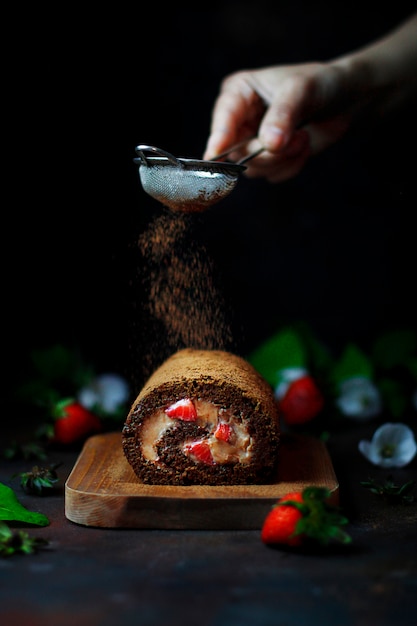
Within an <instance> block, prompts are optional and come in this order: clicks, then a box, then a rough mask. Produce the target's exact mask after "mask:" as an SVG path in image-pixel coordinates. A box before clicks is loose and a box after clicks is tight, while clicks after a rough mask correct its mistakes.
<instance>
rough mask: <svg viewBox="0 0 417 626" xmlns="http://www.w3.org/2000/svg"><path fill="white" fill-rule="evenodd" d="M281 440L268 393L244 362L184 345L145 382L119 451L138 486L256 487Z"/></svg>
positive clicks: (271, 470)
mask: <svg viewBox="0 0 417 626" xmlns="http://www.w3.org/2000/svg"><path fill="white" fill-rule="evenodd" d="M279 435H280V431H279V420H278V413H277V407H276V402H275V400H274V396H273V391H272V388H271V387H270V385H269V384H268V383H267V381H266V380H265V379H264V378H262V376H261V375H260V374H259V373H258V372H257V371H256V370H255V369H254V368H253V367H252V365H251V364H250V363H248V362H247V361H246V360H244V359H243V358H241V357H238V356H236V355H234V354H232V353H229V352H225V351H221V350H196V349H191V348H187V349H184V350H180V351H179V352H176V353H175V354H173V355H172V356H171V357H170V358H168V359H167V360H166V361H165V362H164V363H163V364H162V365H161V366H160V367H159V368H158V369H157V370H156V371H155V372H154V373H153V374H152V376H151V377H150V378H149V380H148V381H147V383H146V384H145V385H144V387H143V389H142V390H141V392H140V393H139V395H138V397H137V398H136V400H135V401H134V403H133V405H132V407H131V409H130V412H129V414H128V416H127V418H126V421H125V424H124V426H123V430H122V446H123V452H124V454H125V456H126V458H127V460H128V462H129V463H130V465H131V466H132V468H133V470H134V472H135V473H136V475H137V476H138V477H139V479H140V480H141V481H142V482H143V483H147V484H154V485H237V484H261V483H267V482H268V481H270V479H271V477H272V476H273V474H274V471H275V468H276V462H277V454H278V446H279Z"/></svg>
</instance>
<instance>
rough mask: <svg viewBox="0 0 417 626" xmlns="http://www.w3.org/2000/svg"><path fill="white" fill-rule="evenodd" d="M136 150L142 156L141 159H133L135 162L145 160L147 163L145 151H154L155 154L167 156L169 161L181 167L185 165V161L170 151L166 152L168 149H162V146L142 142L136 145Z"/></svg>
mask: <svg viewBox="0 0 417 626" xmlns="http://www.w3.org/2000/svg"><path fill="white" fill-rule="evenodd" d="M135 152H136V154H138V155H139V157H140V158H139V159H133V160H134V162H135V163H141V162H142V161H143V162H144V163H145V164H146V165H147V164H148V162H147V160H146V156H145V152H152V153H153V154H156V155H158V156H164V157H166V158H167V159H168V161H171V163H174V164H175V165H178V166H179V167H184V165H183V163H182V162H181V161H180V160H179V159H177V157H175V156H174V155H173V154H171V153H170V152H166V150H161V148H155V146H147V145H144V144H141V145H139V146H136V148H135Z"/></svg>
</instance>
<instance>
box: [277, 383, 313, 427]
mask: <svg viewBox="0 0 417 626" xmlns="http://www.w3.org/2000/svg"><path fill="white" fill-rule="evenodd" d="M278 406H279V409H280V411H281V413H282V415H283V417H284V419H285V421H286V423H287V424H289V425H292V424H304V423H305V422H308V421H310V420H312V419H313V418H314V417H316V415H318V413H320V411H321V410H322V409H323V407H324V396H323V394H322V392H321V391H320V389H319V388H318V387H317V385H316V383H315V381H314V380H313V378H312V377H311V376H308V375H306V376H302V377H301V378H298V379H297V380H295V381H294V382H292V383H291V384H290V386H289V387H288V389H287V391H286V393H285V395H284V396H283V397H282V398H281V400H279V401H278Z"/></svg>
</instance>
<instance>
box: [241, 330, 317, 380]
mask: <svg viewBox="0 0 417 626" xmlns="http://www.w3.org/2000/svg"><path fill="white" fill-rule="evenodd" d="M249 361H250V362H251V363H252V365H253V366H254V368H255V369H256V370H258V372H259V373H260V374H262V375H263V377H264V378H265V379H266V380H267V381H268V382H269V384H270V385H272V386H273V387H275V386H276V385H277V384H278V382H279V375H278V372H279V371H280V370H282V369H284V368H287V367H306V365H307V356H306V351H305V348H304V345H303V342H302V341H301V339H300V337H299V335H298V333H296V332H294V331H293V330H292V329H291V328H285V329H284V330H282V331H280V332H279V333H277V334H275V335H273V336H272V337H271V338H270V339H268V340H267V341H265V342H264V343H263V344H262V345H260V346H259V348H257V349H256V350H255V351H254V352H253V353H252V355H251V356H250V357H249Z"/></svg>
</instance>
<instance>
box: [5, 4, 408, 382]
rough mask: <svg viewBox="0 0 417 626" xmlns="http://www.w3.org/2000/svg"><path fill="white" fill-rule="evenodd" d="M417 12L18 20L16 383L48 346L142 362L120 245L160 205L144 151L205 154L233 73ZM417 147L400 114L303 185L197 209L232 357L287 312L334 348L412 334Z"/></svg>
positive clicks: (236, 9) (13, 268)
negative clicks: (230, 321) (232, 322)
mask: <svg viewBox="0 0 417 626" xmlns="http://www.w3.org/2000/svg"><path fill="white" fill-rule="evenodd" d="M413 4H414V3H410V2H408V3H407V2H396V3H395V6H393V5H392V3H389V4H387V3H385V4H384V5H383V4H378V5H377V6H378V10H377V11H376V10H375V3H370V2H368V3H367V2H366V1H365V2H362V3H361V4H360V6H359V5H358V6H356V7H355V6H354V5H352V4H349V3H338V2H314V3H308V2H296V1H295V2H291V3H287V2H285V3H284V2H282V3H279V2H276V3H272V4H271V3H270V2H263V1H259V0H258V2H256V3H255V2H242V1H239V2H218V3H216V2H210V3H198V4H197V3H173V5H172V8H167V7H166V6H164V7H163V6H162V5H159V4H158V5H154V6H147V7H146V11H145V10H144V8H143V3H142V4H136V5H131V7H133V8H132V10H124V9H123V8H120V6H119V5H117V8H116V5H112V4H110V5H109V6H106V8H103V6H100V8H99V9H96V10H92V9H89V10H86V9H85V7H83V8H82V9H81V8H75V7H73V5H69V8H68V9H66V10H65V9H62V8H60V9H59V10H56V9H53V10H52V11H49V10H48V14H46V13H44V14H42V13H41V12H40V9H39V7H38V6H36V7H35V8H33V9H28V10H25V11H24V12H22V14H21V15H9V16H8V19H7V20H6V21H5V23H6V24H7V28H8V30H9V32H10V34H11V38H10V42H11V43H10V45H9V53H10V54H9V58H10V64H7V67H6V69H5V75H4V81H5V84H4V89H3V94H4V95H3V99H4V101H5V104H6V109H7V114H6V116H5V118H4V119H5V125H7V127H8V131H9V132H8V136H9V137H10V138H11V142H10V146H8V150H7V152H6V154H4V158H5V160H6V161H7V164H6V166H5V170H4V171H5V176H4V182H5V183H6V188H7V186H8V184H9V185H10V186H11V191H10V193H7V194H6V193H5V195H4V199H3V203H4V205H3V215H4V220H5V221H4V226H3V241H4V261H3V267H4V285H5V290H4V292H5V298H4V301H3V302H4V304H3V307H4V312H5V319H6V322H5V325H4V345H5V347H6V351H5V357H6V363H7V371H8V374H9V375H10V376H11V377H12V378H13V379H15V378H16V376H20V375H21V374H22V372H23V371H24V368H25V363H26V359H27V355H28V354H29V352H30V350H31V349H32V348H34V347H44V346H47V345H49V344H51V343H55V342H58V341H60V342H78V343H80V344H81V345H82V347H83V350H84V351H85V354H86V355H87V356H88V357H91V358H92V359H93V360H94V361H95V362H96V363H97V365H98V367H99V369H103V370H104V369H113V370H120V371H125V370H127V369H128V370H130V371H133V373H134V371H135V368H136V367H137V364H135V362H134V359H133V362H132V360H131V358H130V353H129V341H130V340H131V337H130V336H129V333H130V330H129V324H128V323H127V320H128V318H129V316H130V314H131V310H130V302H131V291H130V289H129V287H128V282H129V279H128V277H129V275H130V274H131V271H132V267H131V263H132V255H131V254H130V253H127V250H128V249H129V246H131V244H132V242H135V241H136V240H137V237H138V236H139V234H140V233H142V232H143V231H144V230H145V229H146V226H147V224H148V222H149V221H150V220H151V219H152V216H153V215H154V214H155V212H157V211H159V210H160V207H159V206H156V202H155V201H154V200H153V199H152V198H150V197H149V196H147V195H146V194H145V193H144V192H143V190H142V188H141V185H140V182H139V178H138V172H137V168H136V167H135V166H134V164H133V161H132V159H133V157H134V156H135V153H134V148H135V146H136V145H137V144H139V143H149V144H152V145H156V146H159V147H161V148H164V149H166V150H169V151H171V152H172V153H174V154H176V155H177V156H187V157H201V155H202V152H203V150H204V146H205V142H206V139H207V136H208V130H209V124H210V114H211V107H212V105H213V103H214V100H215V97H216V96H217V93H218V89H219V84H220V81H221V79H222V78H223V76H224V75H225V74H227V73H229V72H231V71H233V70H237V69H242V68H250V67H252V68H255V67H259V66H262V65H267V64H274V63H296V62H303V61H309V60H325V59H328V58H331V57H333V56H335V55H339V54H342V53H344V52H347V51H348V50H351V49H352V48H354V47H356V46H358V45H362V44H364V43H366V42H368V41H370V40H371V39H373V38H374V37H377V36H379V35H382V34H383V33H384V32H386V31H387V30H388V29H389V28H392V27H394V26H395V25H396V24H397V23H398V22H399V21H400V20H401V19H403V18H404V17H406V16H407V15H408V14H409V13H410V12H411V10H412V9H413V8H414V7H413ZM384 7H385V8H384ZM17 53H19V54H17ZM16 57H17V59H19V60H18V61H16ZM12 59H15V60H14V61H13V63H12V62H11V61H12ZM415 140H416V123H415V112H414V111H410V112H404V114H403V115H401V116H400V117H399V118H397V119H394V120H392V121H391V122H390V123H387V124H386V125H385V126H384V127H383V128H376V129H372V130H371V129H370V130H369V133H364V132H362V131H361V132H360V133H357V134H356V135H354V136H352V137H350V138H349V139H346V140H345V141H344V142H343V144H340V145H339V146H337V147H335V148H333V149H332V150H330V151H328V153H326V154H324V155H322V156H320V157H318V158H317V159H315V160H314V161H312V162H310V164H309V165H308V168H306V170H305V171H304V172H303V173H302V174H301V175H300V176H299V177H298V178H297V179H294V180H292V181H289V182H287V183H284V184H281V185H274V186H273V185H270V184H268V183H266V182H264V181H255V180H251V181H249V180H246V179H244V178H242V179H240V181H239V183H238V186H237V188H236V189H235V190H234V192H233V193H232V194H231V195H230V196H229V197H228V198H227V199H225V200H224V201H222V202H221V203H220V204H218V205H217V206H216V207H213V208H212V209H211V210H210V211H209V212H208V213H207V214H205V215H204V216H203V217H202V220H203V229H202V231H203V232H204V239H205V243H206V244H207V246H208V249H209V250H210V251H211V253H212V254H213V257H214V259H215V261H216V264H217V265H218V267H219V270H220V275H221V277H222V280H223V282H224V288H225V292H226V293H227V297H228V298H230V301H231V304H232V308H233V310H234V312H235V315H236V327H237V328H238V329H239V331H238V332H239V338H240V340H241V344H242V351H249V350H251V349H252V348H253V347H254V346H256V345H257V344H258V343H259V342H260V341H262V340H263V339H265V338H266V337H267V336H268V335H269V334H270V333H271V332H274V331H275V330H276V329H277V328H278V327H279V325H280V324H282V323H285V322H288V321H294V320H305V321H307V322H309V323H310V324H311V325H312V327H313V329H314V330H315V331H316V332H317V333H318V334H319V336H320V337H321V338H322V339H323V340H324V341H326V342H328V343H329V344H330V345H331V346H333V347H334V349H338V348H339V347H340V346H342V345H343V344H344V342H345V341H347V340H350V339H353V340H357V341H360V342H363V343H365V344H366V343H367V342H369V341H370V338H371V337H372V336H373V335H374V334H375V333H376V332H378V331H379V329H383V328H386V327H389V326H396V325H399V324H401V325H405V326H409V325H415V320H416V305H415V267H416V263H415V235H414V230H413V224H414V212H415V207H416V190H415V167H416V160H415V151H414V146H415V145H416V143H415ZM6 216H7V220H6ZM133 288H134V289H139V288H140V287H139V286H134V287H133ZM138 354H139V355H140V350H139V351H138V352H137V353H136V356H135V358H140V357H138Z"/></svg>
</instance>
